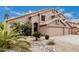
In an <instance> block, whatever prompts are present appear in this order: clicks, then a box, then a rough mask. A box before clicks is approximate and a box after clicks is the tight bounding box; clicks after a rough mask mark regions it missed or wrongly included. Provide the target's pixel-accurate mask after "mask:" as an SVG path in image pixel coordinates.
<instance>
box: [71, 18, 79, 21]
mask: <svg viewBox="0 0 79 59" xmlns="http://www.w3.org/2000/svg"><path fill="white" fill-rule="evenodd" d="M71 21H72V22H79V18H76V19H71Z"/></svg>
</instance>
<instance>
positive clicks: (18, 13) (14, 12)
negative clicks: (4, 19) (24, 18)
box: [10, 11, 24, 16]
mask: <svg viewBox="0 0 79 59" xmlns="http://www.w3.org/2000/svg"><path fill="white" fill-rule="evenodd" d="M10 12H11V13H13V14H16V15H19V16H21V15H24V12H22V13H21V12H16V11H10Z"/></svg>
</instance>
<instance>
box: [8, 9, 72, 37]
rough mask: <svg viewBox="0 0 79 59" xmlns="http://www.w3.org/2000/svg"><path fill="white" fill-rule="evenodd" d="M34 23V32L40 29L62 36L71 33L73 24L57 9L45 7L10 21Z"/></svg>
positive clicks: (45, 32) (42, 31)
mask: <svg viewBox="0 0 79 59" xmlns="http://www.w3.org/2000/svg"><path fill="white" fill-rule="evenodd" d="M28 21H30V22H31V23H32V34H33V33H34V32H35V31H39V32H41V33H42V34H48V35H49V36H60V35H68V34H71V25H70V24H69V23H68V22H67V21H66V19H65V17H64V16H63V14H60V13H58V11H57V10H55V9H44V10H39V11H36V12H31V13H28V14H26V15H23V16H19V17H16V18H12V19H9V20H8V23H9V24H11V23H14V22H21V23H24V22H28Z"/></svg>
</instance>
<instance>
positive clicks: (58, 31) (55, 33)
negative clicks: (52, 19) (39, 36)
mask: <svg viewBox="0 0 79 59" xmlns="http://www.w3.org/2000/svg"><path fill="white" fill-rule="evenodd" d="M48 34H49V35H50V36H61V35H63V28H49V29H48Z"/></svg>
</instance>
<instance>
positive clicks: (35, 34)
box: [33, 32, 41, 41]
mask: <svg viewBox="0 0 79 59" xmlns="http://www.w3.org/2000/svg"><path fill="white" fill-rule="evenodd" d="M33 36H34V37H35V38H36V39H35V40H36V41H37V40H38V38H40V36H41V33H40V32H34V33H33Z"/></svg>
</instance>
